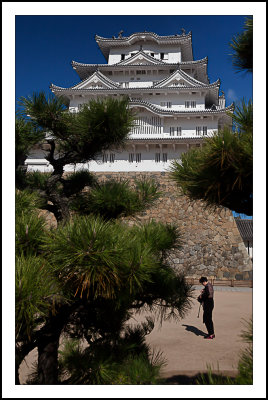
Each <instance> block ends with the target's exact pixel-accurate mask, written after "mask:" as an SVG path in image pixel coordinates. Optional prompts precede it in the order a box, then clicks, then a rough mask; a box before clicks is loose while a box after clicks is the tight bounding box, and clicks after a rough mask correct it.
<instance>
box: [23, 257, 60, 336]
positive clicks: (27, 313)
mask: <svg viewBox="0 0 268 400" xmlns="http://www.w3.org/2000/svg"><path fill="white" fill-rule="evenodd" d="M15 282H16V289H15V293H16V299H15V312H16V339H17V340H19V341H21V340H23V339H25V338H26V337H27V339H30V338H31V335H32V332H33V331H34V329H36V328H37V326H38V325H39V324H40V323H42V322H44V319H45V318H46V317H47V316H48V314H49V311H50V310H51V309H52V303H53V300H52V299H53V298H55V296H56V294H57V290H58V289H57V284H56V282H55V280H54V279H53V276H52V274H51V271H50V268H49V264H48V262H47V261H46V260H45V259H43V258H40V257H37V256H28V257H24V255H20V256H17V257H16V277H15Z"/></svg>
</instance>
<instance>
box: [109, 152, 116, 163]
mask: <svg viewBox="0 0 268 400" xmlns="http://www.w3.org/2000/svg"><path fill="white" fill-rule="evenodd" d="M114 159H115V154H114V153H111V154H110V163H113V162H114Z"/></svg>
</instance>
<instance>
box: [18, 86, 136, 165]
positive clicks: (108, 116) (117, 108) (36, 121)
mask: <svg viewBox="0 0 268 400" xmlns="http://www.w3.org/2000/svg"><path fill="white" fill-rule="evenodd" d="M19 105H20V106H21V114H22V115H30V117H31V123H32V124H33V126H36V127H41V128H42V129H46V130H47V131H49V132H50V139H49V141H50V143H53V145H54V144H55V143H56V144H57V152H58V156H59V158H57V160H56V159H55V158H54V154H52V153H51V152H50V155H49V161H50V162H52V163H54V164H55V165H56V164H59V159H60V160H61V162H62V164H63V165H66V164H71V163H83V162H87V161H89V160H92V159H94V158H95V157H97V156H98V155H99V154H100V153H101V152H102V151H103V150H106V149H110V148H112V147H113V146H115V147H118V146H120V145H122V144H123V143H124V141H125V139H126V138H127V135H128V133H129V132H130V130H131V127H132V125H133V121H134V117H133V114H132V111H131V110H130V108H129V107H128V98H126V97H124V98H121V99H113V98H107V99H105V100H101V99H98V100H91V101H90V102H89V103H88V104H86V105H84V107H82V109H81V110H80V112H79V113H77V114H72V113H69V112H67V109H66V101H65V99H64V98H63V97H55V96H54V95H50V96H49V97H48V98H47V97H46V95H45V93H44V92H40V93H33V95H32V96H28V97H27V98H26V97H22V98H21V99H20V101H19Z"/></svg>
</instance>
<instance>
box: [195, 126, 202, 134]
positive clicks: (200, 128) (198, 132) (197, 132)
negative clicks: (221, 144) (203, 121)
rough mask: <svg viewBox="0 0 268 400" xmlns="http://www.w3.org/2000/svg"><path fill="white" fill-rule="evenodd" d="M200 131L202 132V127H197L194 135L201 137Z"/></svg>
mask: <svg viewBox="0 0 268 400" xmlns="http://www.w3.org/2000/svg"><path fill="white" fill-rule="evenodd" d="M201 131H202V127H201V126H197V127H196V130H195V132H196V134H197V135H201Z"/></svg>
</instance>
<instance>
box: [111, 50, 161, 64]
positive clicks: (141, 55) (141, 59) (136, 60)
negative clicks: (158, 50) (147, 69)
mask: <svg viewBox="0 0 268 400" xmlns="http://www.w3.org/2000/svg"><path fill="white" fill-rule="evenodd" d="M162 64H165V63H164V62H163V61H162V60H157V59H155V58H154V57H152V56H151V55H149V54H147V53H145V52H144V51H143V50H140V51H138V52H137V53H134V54H133V55H131V54H130V57H128V58H126V59H124V60H122V61H120V62H119V63H117V64H116V65H162Z"/></svg>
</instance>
